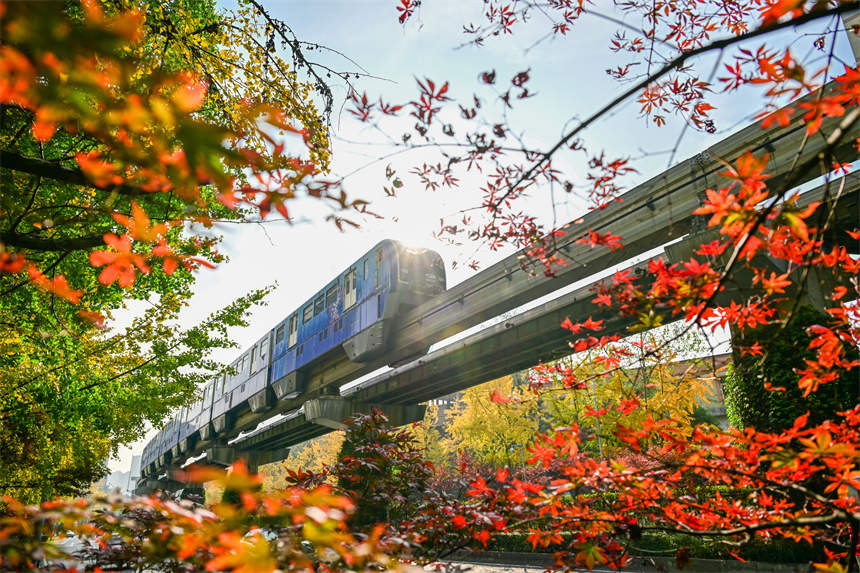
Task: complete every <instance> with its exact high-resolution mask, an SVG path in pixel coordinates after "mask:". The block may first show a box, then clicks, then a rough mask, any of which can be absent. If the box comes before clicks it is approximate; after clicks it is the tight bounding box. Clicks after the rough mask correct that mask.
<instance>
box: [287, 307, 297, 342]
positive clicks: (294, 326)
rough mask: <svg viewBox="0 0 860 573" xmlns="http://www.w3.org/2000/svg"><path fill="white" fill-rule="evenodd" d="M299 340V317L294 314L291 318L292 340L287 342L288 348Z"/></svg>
mask: <svg viewBox="0 0 860 573" xmlns="http://www.w3.org/2000/svg"><path fill="white" fill-rule="evenodd" d="M298 338H299V316H298V315H297V314H294V315H293V316H291V317H290V340H289V341H288V342H287V346H292V345H294V344H295V343H296V342H298Z"/></svg>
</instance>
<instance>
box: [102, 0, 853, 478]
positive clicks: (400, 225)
mask: <svg viewBox="0 0 860 573" xmlns="http://www.w3.org/2000/svg"><path fill="white" fill-rule="evenodd" d="M396 4H397V3H396V2H395V0H367V1H364V0H280V1H279V0H269V1H267V2H265V5H266V6H267V7H268V8H269V9H270V10H271V12H272V14H273V15H274V16H276V17H278V18H281V19H283V20H285V21H286V22H287V23H288V24H289V26H290V27H291V28H292V30H293V31H294V32H295V34H296V36H297V37H298V38H299V39H301V40H303V41H306V42H311V43H315V44H319V45H321V46H325V47H326V48H328V49H326V50H311V51H309V52H307V55H308V57H309V58H312V59H316V60H317V61H319V62H320V63H323V64H325V65H328V66H329V67H331V68H332V69H334V70H337V71H340V72H352V73H361V74H362V75H363V77H362V78H360V79H357V80H351V81H354V82H355V83H356V86H357V88H358V90H359V91H362V90H366V91H367V92H368V94H371V97H372V95H373V94H375V95H378V94H384V96H385V99H386V101H393V102H397V101H401V102H402V101H408V100H409V99H413V98H414V97H415V94H416V88H415V85H416V84H415V82H416V79H422V78H430V79H433V80H434V81H436V82H437V84H438V83H440V82H444V81H449V82H450V92H451V94H452V95H453V96H454V97H459V98H463V97H467V98H468V97H470V95H471V94H472V93H474V92H476V91H477V92H479V93H481V94H482V97H485V98H486V96H487V95H489V94H488V92H487V91H486V87H485V86H481V85H480V82H479V76H480V74H481V73H482V72H485V71H489V70H495V71H496V73H497V75H498V77H499V78H510V77H512V76H513V75H514V74H515V73H517V72H520V71H523V70H526V69H528V70H529V74H530V77H531V80H530V82H529V84H528V87H529V89H530V90H531V91H534V92H537V94H538V96H537V97H534V98H531V99H529V100H525V103H524V105H522V106H521V107H519V108H518V110H517V113H516V115H515V116H512V122H513V124H514V125H515V126H517V127H518V129H519V130H520V131H521V133H522V134H523V137H524V139H525V141H527V143H529V144H530V145H535V146H540V147H543V148H547V147H549V146H550V145H551V144H552V143H554V142H555V141H556V140H557V139H558V138H559V137H560V136H561V134H562V133H563V132H564V130H565V129H566V128H569V126H570V125H571V122H572V121H575V120H576V119H577V118H579V119H581V118H583V117H586V116H587V115H588V114H589V113H591V112H593V111H594V110H596V109H597V108H599V107H600V106H601V105H603V103H605V102H606V101H608V100H609V99H610V98H611V97H614V96H615V95H617V94H618V93H619V92H620V91H622V90H623V89H624V88H625V87H626V86H624V85H621V84H619V83H618V82H617V81H615V80H613V79H611V78H610V77H609V76H608V75H607V74H606V73H605V70H606V68H609V67H615V66H617V65H620V64H622V63H624V60H621V59H620V58H618V57H617V56H614V55H612V54H610V52H609V50H608V49H607V44H608V39H609V38H610V37H611V36H612V34H613V33H614V32H615V30H616V29H617V26H616V25H614V24H611V23H608V22H606V21H604V20H601V19H597V18H593V17H591V18H586V19H584V20H583V21H581V22H579V24H578V25H577V26H575V27H574V29H573V30H572V32H570V33H569V34H568V35H567V37H566V38H564V39H558V38H550V39H546V40H544V41H539V40H540V39H541V37H542V36H543V34H544V31H545V30H546V28H547V26H546V23H545V21H542V20H541V17H540V16H539V15H537V16H534V17H533V20H532V22H530V23H529V24H528V25H527V26H526V27H525V28H523V29H522V30H521V31H520V32H519V33H518V34H515V35H513V36H508V37H505V38H501V39H492V40H491V41H489V42H487V43H486V45H485V46H484V47H481V48H478V47H474V46H462V44H463V42H464V38H465V36H464V35H463V33H462V31H461V25H463V24H466V23H467V22H469V21H473V22H478V21H480V14H479V12H477V11H478V10H482V9H483V6H484V3H483V2H480V1H477V0H468V1H466V0H460V1H459V2H454V1H448V0H441V1H432V2H431V1H425V2H424V4H425V5H426V7H425V8H422V9H421V10H420V11H419V13H418V14H417V15H416V17H414V18H413V20H412V21H410V23H409V24H408V25H407V26H402V25H400V24H399V23H398V21H397V16H398V13H397V12H396V10H395V5H396ZM596 4H597V7H598V8H600V6H601V4H602V2H597V3H596ZM221 5H222V6H227V7H230V6H231V3H230V1H225V2H222V3H221ZM470 10H471V13H470ZM608 11H610V9H609V8H607V12H608ZM781 41H783V42H785V43H793V45H794V47H795V49H796V50H797V53H799V54H801V55H802V54H807V53H808V52H809V50H808V48H809V45H810V44H811V39H805V38H804V36H803V35H802V34H799V33H798V32H797V31H795V30H791V31H789V32H787V33H786V34H784V35H783V37H782V38H781ZM837 53H839V54H841V55H843V57H850V56H847V55H846V54H848V53H849V51H848V48H847V40H846V39H845V37H844V34H843V35H842V36H840V37H839V39H838V41H837ZM814 57H815V56H814V54H813V55H812V56H811V58H810V59H812V58H814ZM715 62H716V61H715V56H706V57H704V58H702V59H701V60H700V62H699V63H698V65H700V66H701V69H702V75H703V76H705V77H707V76H708V75H709V74H710V73H712V70H714V69H715ZM364 76H371V77H364ZM332 88H333V92H334V95H335V110H334V113H333V115H332V126H331V131H332V135H333V164H332V173H333V175H337V176H342V175H347V174H350V175H349V177H347V179H346V189H347V191H348V193H349V194H350V195H351V196H352V197H353V198H357V197H361V198H363V199H368V200H370V201H371V209H373V210H374V211H376V212H378V213H380V214H381V215H382V216H383V217H384V218H382V219H366V220H364V221H362V223H363V224H362V227H361V228H359V229H357V230H349V231H347V232H344V233H341V232H338V231H337V230H336V229H335V228H334V227H333V225H331V224H330V223H325V222H323V221H322V219H323V217H324V215H325V214H326V212H327V211H326V210H324V209H321V208H320V206H319V205H316V204H312V203H308V202H303V203H300V204H298V205H296V206H294V207H293V208H292V212H293V213H294V214H295V215H296V218H297V220H298V221H297V222H296V223H295V224H292V225H288V224H285V223H284V222H283V221H274V220H272V221H267V222H265V223H263V224H259V225H223V226H222V228H221V229H219V230H220V231H221V232H223V235H224V237H225V239H224V243H223V247H222V249H221V250H222V252H224V253H225V254H227V255H228V256H229V258H230V260H229V262H226V263H223V264H220V265H219V266H218V268H217V269H216V270H212V271H210V270H201V271H200V274H199V279H198V281H197V283H196V285H195V286H194V297H193V299H192V303H191V306H190V308H189V309H188V312H186V313H185V314H184V315H183V318H182V320H183V322H184V323H187V324H188V325H191V324H193V323H195V322H197V321H199V320H201V319H203V318H204V317H205V316H206V315H208V314H209V313H211V312H213V311H214V310H216V309H218V308H220V307H221V306H223V305H225V304H228V303H229V302H230V301H232V300H233V299H235V298H237V297H239V296H241V295H243V294H245V293H247V292H248V291H250V290H253V289H257V288H261V287H264V286H268V285H272V284H277V288H276V290H275V291H274V292H273V293H272V295H270V296H269V299H268V306H267V307H265V308H264V309H261V310H259V311H257V312H256V313H255V315H254V316H253V317H252V318H251V321H250V326H248V327H247V328H244V329H241V330H237V331H235V332H234V333H233V335H234V337H235V340H236V341H237V342H238V343H239V344H240V345H241V346H242V347H243V348H244V347H246V346H248V345H250V344H251V343H252V342H253V341H256V340H257V339H259V338H260V337H261V336H262V335H263V334H265V332H267V331H268V330H269V329H271V328H272V326H273V325H274V324H275V323H276V322H277V321H279V320H281V319H282V317H284V316H286V315H287V314H289V313H290V312H292V311H293V310H294V309H296V308H298V307H299V306H300V305H301V304H302V303H303V302H304V301H306V300H307V299H308V298H309V297H310V296H312V295H313V294H314V293H315V292H316V291H317V290H318V289H319V288H320V286H321V285H323V284H325V283H326V282H328V281H329V280H330V279H331V278H332V277H333V276H334V275H336V274H337V273H340V272H342V271H343V270H345V269H346V268H347V267H348V266H349V265H350V264H351V263H352V262H353V261H355V260H357V259H358V258H360V257H361V256H362V255H363V254H364V253H365V252H367V251H369V250H370V249H371V248H372V247H373V245H375V244H376V243H377V242H379V241H380V240H382V239H385V238H393V239H398V240H400V241H402V242H404V243H406V244H407V245H413V246H423V247H428V248H432V249H434V250H436V251H438V252H439V253H440V254H441V255H442V257H443V259H444V260H445V261H446V270H447V272H448V286H449V287H451V286H452V285H454V284H456V283H458V282H460V281H462V280H463V279H465V278H467V277H468V276H471V275H472V274H474V271H472V270H471V269H468V267H467V266H466V265H465V264H463V263H464V262H466V261H467V260H469V259H472V258H476V259H477V260H479V261H480V263H481V265H482V268H485V267H486V266H489V265H490V264H492V263H493V262H494V261H496V260H499V259H500V258H502V257H504V256H507V255H508V254H510V252H511V251H510V250H503V251H498V252H488V251H486V250H481V251H477V252H476V250H475V249H476V247H475V245H473V244H464V245H460V246H449V245H446V244H443V243H441V242H439V241H438V240H436V239H435V238H434V237H433V232H434V231H436V230H437V229H438V226H439V220H440V218H441V217H448V216H451V215H456V214H457V213H458V211H459V210H460V209H465V208H468V207H472V206H474V205H475V204H476V201H478V200H479V195H478V194H477V193H476V187H477V184H478V180H477V179H474V180H469V179H464V180H463V181H461V185H460V187H459V188H457V189H455V190H452V191H437V192H427V191H425V190H423V189H422V188H421V187H420V186H418V185H416V184H414V181H413V180H410V179H409V178H407V177H406V176H405V173H406V171H408V169H409V167H410V166H412V165H415V164H420V163H421V162H422V161H424V160H426V159H428V157H429V158H431V159H433V161H436V156H435V155H433V156H426V155H422V153H421V152H411V153H409V154H403V155H397V156H394V157H389V158H386V159H382V160H380V159H379V158H380V157H384V156H385V155H386V154H388V153H391V152H392V149H391V148H390V146H387V145H386V144H385V137H383V136H382V135H381V134H380V133H378V132H377V131H376V130H374V129H372V128H371V127H368V126H366V125H363V124H359V123H357V122H355V121H353V120H352V119H351V118H350V114H348V113H347V112H346V111H345V107H344V100H345V98H346V96H347V93H348V91H347V90H348V88H347V86H346V85H345V84H344V82H342V81H341V82H337V81H333V83H332ZM481 90H484V91H481ZM486 101H487V102H488V105H492V104H491V103H489V102H490V100H489V99H488V98H486ZM713 101H714V102H715V103H716V105H717V110H716V111H715V112H714V117H715V119H716V120H717V126H718V132H717V133H716V134H714V135H708V134H703V133H699V132H694V131H692V130H687V131H686V132H685V135H684V138H683V139H682V140H681V144H680V146H679V151H678V153H677V154H676V155H675V157H674V163H677V162H678V161H682V160H685V159H687V158H689V157H690V156H692V155H694V154H695V153H698V152H699V151H701V150H703V149H705V148H706V147H708V146H709V145H712V144H713V143H716V142H717V141H719V140H720V139H722V138H724V137H726V136H727V135H728V134H730V133H731V132H732V131H735V130H737V129H739V128H741V127H744V126H745V125H746V124H747V123H749V121H750V119H751V117H752V116H753V115H754V114H755V113H756V112H757V111H758V109H757V108H756V107H754V106H752V107H751V106H750V105H749V102H750V101H753V102H758V101H760V98H755V97H754V98H753V99H750V94H743V93H742V94H739V95H735V96H732V97H731V98H727V97H725V96H722V95H719V94H718V95H716V96H715V97H714V99H713ZM449 119H450V121H451V122H452V123H453V124H454V125H455V127H456V126H458V125H459V123H457V122H458V120H457V119H456V118H449ZM403 125H408V124H405V123H404V124H403ZM679 130H680V124H678V123H677V122H675V123H674V124H673V123H672V122H670V125H669V126H666V127H663V128H656V127H654V126H652V125H649V124H648V123H647V122H646V120H644V119H643V118H641V117H640V116H639V114H638V105H637V104H636V103H635V102H634V101H628V102H626V103H625V104H623V105H621V106H619V108H618V110H617V112H616V113H614V114H612V115H611V116H610V117H608V118H606V119H605V120H603V121H600V122H598V124H596V125H595V126H594V127H593V128H591V129H589V130H588V132H587V133H586V137H587V138H588V142H589V144H590V145H591V146H592V148H594V149H600V148H605V149H607V151H608V152H611V154H612V155H613V156H623V155H626V156H630V157H633V158H638V159H637V160H636V163H635V166H636V168H637V169H638V173H637V174H635V175H633V176H631V177H630V184H631V186H632V185H635V184H636V183H639V182H642V181H645V180H647V178H648V177H650V176H651V175H654V174H657V173H659V172H660V171H662V170H663V169H665V168H666V167H667V166H668V160H669V156H668V154H666V153H665V151H666V150H668V149H670V148H672V147H673V145H674V144H675V142H676V140H677V139H678V135H679ZM392 131H393V133H394V134H395V135H397V134H399V131H398V129H393V130H392ZM646 154H648V155H646ZM386 165H392V166H393V167H394V168H396V169H398V170H399V171H398V172H399V173H401V174H404V177H403V180H404V182H405V183H406V185H405V186H404V187H403V188H401V189H399V190H398V194H397V197H396V198H389V197H386V196H385V195H384V193H383V192H382V187H383V185H384V184H385V183H386V181H385V176H384V172H385V167H386ZM557 167H560V168H562V169H566V170H572V169H575V168H576V167H577V166H576V165H573V164H568V163H565V162H564V161H562V162H561V163H560V164H559V165H557ZM529 208H530V209H531V210H533V211H534V212H535V213H538V214H540V215H541V216H542V217H543V218H544V219H545V220H547V221H551V220H552V218H553V217H555V220H556V221H558V222H559V223H563V222H566V221H569V220H573V219H575V218H577V217H579V216H581V215H582V214H583V213H584V212H585V209H586V204H585V201H583V200H582V199H581V198H578V197H568V198H566V200H565V201H563V202H560V203H558V204H556V209H555V212H553V210H552V202H551V201H550V199H549V197H548V196H547V194H546V193H543V194H539V193H536V194H535V197H534V199H533V200H530V203H529ZM455 261H457V262H459V263H460V264H459V265H458V266H457V267H456V268H453V267H452V263H453V262H455ZM236 355H238V351H236V350H232V351H225V352H223V353H222V354H220V355H218V356H217V357H218V358H221V359H223V360H224V361H230V360H231V359H232V358H234V357H235V356H236ZM152 433H153V432H152V431H151V432H150V433H149V434H148V436H147V438H144V439H143V440H140V441H139V442H137V443H135V444H131V445H130V446H129V447H123V448H122V449H121V451H120V454H119V457H118V458H117V459H113V460H111V461H110V467H111V469H112V470H127V469H128V467H129V465H130V461H131V454H132V452H134V453H140V451H141V450H142V448H143V445H144V444H145V443H146V441H147V440H148V439H149V436H151V435H152Z"/></svg>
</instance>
